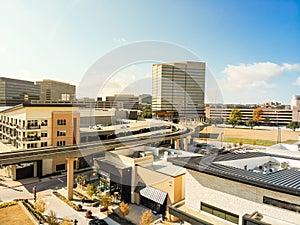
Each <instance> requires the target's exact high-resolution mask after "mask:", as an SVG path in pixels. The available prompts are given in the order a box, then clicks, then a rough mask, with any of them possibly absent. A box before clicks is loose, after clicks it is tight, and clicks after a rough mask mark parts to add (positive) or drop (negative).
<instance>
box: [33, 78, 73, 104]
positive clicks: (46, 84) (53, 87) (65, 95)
mask: <svg viewBox="0 0 300 225" xmlns="http://www.w3.org/2000/svg"><path fill="white" fill-rule="evenodd" d="M36 85H37V86H39V87H40V100H41V101H74V100H75V97H76V86H75V85H71V84H69V83H63V82H60V81H55V80H43V81H37V82H36Z"/></svg>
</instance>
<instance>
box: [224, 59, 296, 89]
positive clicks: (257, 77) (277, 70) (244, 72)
mask: <svg viewBox="0 0 300 225" xmlns="http://www.w3.org/2000/svg"><path fill="white" fill-rule="evenodd" d="M292 70H293V71H298V70H299V71H300V64H288V63H284V64H282V65H279V64H276V63H272V62H259V63H253V64H240V65H238V66H234V65H227V67H226V68H225V69H224V70H223V73H224V74H225V75H226V77H225V79H224V80H223V81H221V83H220V84H221V85H222V87H223V88H224V90H233V91H234V90H241V89H255V88H257V89H259V88H273V87H276V84H275V83H272V81H271V80H272V78H275V77H278V76H280V75H281V73H282V72H283V71H292Z"/></svg>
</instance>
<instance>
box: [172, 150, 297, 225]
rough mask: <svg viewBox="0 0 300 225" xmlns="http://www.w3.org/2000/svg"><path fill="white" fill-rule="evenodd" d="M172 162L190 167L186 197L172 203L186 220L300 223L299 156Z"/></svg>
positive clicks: (254, 154)
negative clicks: (183, 199)
mask: <svg viewBox="0 0 300 225" xmlns="http://www.w3.org/2000/svg"><path fill="white" fill-rule="evenodd" d="M286 151H287V150H285V152H286ZM172 162H173V163H174V164H175V165H177V166H183V167H185V168H186V169H187V172H186V185H185V188H186V190H185V193H186V195H185V201H181V202H177V203H175V204H173V205H172V206H170V207H169V211H170V214H171V215H173V216H176V217H177V218H178V219H180V220H182V221H185V223H184V224H200V225H201V224H203V225H211V224H215V225H218V224H220V225H232V224H239V225H271V224H272V225H296V224H299V221H300V214H299V212H300V194H299V193H300V179H299V178H300V172H299V169H300V158H299V157H295V156H293V155H292V154H290V155H289V156H288V155H287V154H284V155H281V154H278V153H277V154H276V155H275V154H273V155H272V154H266V153H259V152H247V153H240V154H225V155H219V156H214V157H211V156H208V157H201V156H198V157H190V158H186V159H184V158H181V159H174V160H172Z"/></svg>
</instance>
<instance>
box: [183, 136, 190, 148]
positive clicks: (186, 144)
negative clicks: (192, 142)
mask: <svg viewBox="0 0 300 225" xmlns="http://www.w3.org/2000/svg"><path fill="white" fill-rule="evenodd" d="M183 149H184V151H188V150H189V140H188V139H187V138H184V139H183Z"/></svg>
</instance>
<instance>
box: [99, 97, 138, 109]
mask: <svg viewBox="0 0 300 225" xmlns="http://www.w3.org/2000/svg"><path fill="white" fill-rule="evenodd" d="M138 105H139V97H136V96H134V95H131V94H115V95H114V96H106V101H103V100H102V98H101V97H98V98H97V101H96V108H110V109H111V108H116V109H128V110H137V109H138Z"/></svg>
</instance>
